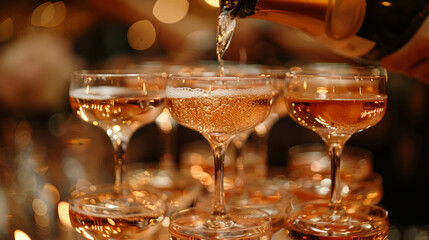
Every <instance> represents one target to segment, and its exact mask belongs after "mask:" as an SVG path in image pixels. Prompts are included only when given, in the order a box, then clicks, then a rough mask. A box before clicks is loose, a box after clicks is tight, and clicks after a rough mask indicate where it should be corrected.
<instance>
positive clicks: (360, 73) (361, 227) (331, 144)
mask: <svg viewBox="0 0 429 240" xmlns="http://www.w3.org/2000/svg"><path fill="white" fill-rule="evenodd" d="M386 84H387V74H386V70H385V69H383V68H381V67H362V66H352V65H348V64H335V63H325V64H313V65H309V66H302V67H295V68H292V69H291V72H290V73H289V74H288V76H287V78H286V81H285V101H286V105H287V107H288V113H289V115H290V116H291V118H292V119H293V120H294V121H296V122H297V123H299V124H300V125H302V126H304V127H306V128H308V129H310V130H312V131H314V132H316V133H317V134H318V135H319V136H320V137H321V138H322V140H323V141H324V142H325V145H326V147H327V150H328V153H329V156H330V159H331V189H330V199H329V201H325V202H324V203H323V204H313V205H311V204H309V205H308V207H302V208H295V209H294V210H293V211H292V212H291V213H290V215H289V216H288V217H287V219H286V228H287V229H289V230H290V232H291V233H292V234H290V236H291V237H292V238H294V239H308V238H314V239H359V237H363V239H384V238H385V237H387V232H388V228H389V226H388V223H387V217H386V219H385V220H386V221H383V224H378V223H374V224H373V222H372V221H370V219H372V218H376V216H375V215H373V214H374V211H375V208H377V211H378V210H379V209H378V207H376V206H362V207H361V210H359V211H358V210H356V209H353V208H348V205H347V204H345V203H344V202H343V201H342V198H341V187H340V186H341V177H340V163H341V156H342V152H343V148H344V145H345V143H346V142H347V140H348V139H349V138H350V137H351V136H352V135H353V134H354V133H356V132H360V131H362V130H365V129H367V128H370V127H372V126H374V125H375V124H377V123H378V122H379V121H380V120H381V119H382V118H383V116H384V114H385V111H386V105H387V93H386ZM298 209H302V211H299V210H298ZM308 209H313V210H311V211H310V212H308V211H307V210H308ZM382 210H383V211H385V210H384V209H382ZM352 213H353V214H352ZM385 215H386V216H387V213H386V214H385ZM316 236H317V237H316ZM373 236H377V237H373Z"/></svg>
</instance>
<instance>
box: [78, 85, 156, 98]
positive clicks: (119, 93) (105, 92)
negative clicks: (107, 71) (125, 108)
mask: <svg viewBox="0 0 429 240" xmlns="http://www.w3.org/2000/svg"><path fill="white" fill-rule="evenodd" d="M145 95H149V94H145V93H144V92H143V90H139V89H134V88H128V87H113V86H97V87H90V88H76V89H72V90H70V97H73V98H77V99H86V100H104V99H109V98H117V97H133V96H134V97H140V96H145Z"/></svg>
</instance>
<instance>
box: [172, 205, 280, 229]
mask: <svg viewBox="0 0 429 240" xmlns="http://www.w3.org/2000/svg"><path fill="white" fill-rule="evenodd" d="M234 209H236V210H241V209H245V210H246V209H248V210H257V211H259V212H260V213H263V215H264V216H262V215H261V216H260V219H262V218H268V219H270V220H269V221H264V222H263V223H262V224H260V225H255V226H249V227H245V228H240V231H246V230H250V229H254V228H261V227H267V228H271V221H272V219H271V217H270V215H269V214H268V213H266V212H264V211H263V210H260V209H258V208H255V207H252V206H241V207H231V209H230V210H229V211H228V213H231V212H232V211H233V210H234ZM193 211H202V212H205V213H207V216H210V213H211V212H210V210H207V209H205V208H202V207H193V208H187V209H184V210H180V211H178V212H175V213H173V214H172V215H171V217H170V226H169V227H168V228H169V229H170V228H172V227H174V226H177V227H179V228H181V229H189V230H190V231H192V230H197V232H196V235H200V234H198V232H213V231H216V232H218V233H223V232H230V231H231V229H230V228H225V229H222V228H220V229H218V228H213V229H211V228H208V229H203V228H195V226H194V225H191V226H184V225H180V224H178V223H176V222H175V221H173V220H174V218H175V217H177V216H179V215H182V214H187V213H188V212H190V213H192V212H193Z"/></svg>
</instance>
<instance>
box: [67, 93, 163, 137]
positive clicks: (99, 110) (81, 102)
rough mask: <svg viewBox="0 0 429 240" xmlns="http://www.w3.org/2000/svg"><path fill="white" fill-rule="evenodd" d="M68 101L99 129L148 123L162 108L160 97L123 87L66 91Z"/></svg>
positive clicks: (78, 112) (116, 128)
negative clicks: (68, 94)
mask: <svg viewBox="0 0 429 240" xmlns="http://www.w3.org/2000/svg"><path fill="white" fill-rule="evenodd" d="M70 105H71V108H72V110H73V111H74V112H76V113H77V114H78V115H79V117H80V118H81V119H83V120H84V121H86V122H89V123H91V124H93V125H96V126H99V127H101V128H103V129H105V130H106V129H114V130H115V131H116V130H124V129H129V130H136V129H137V128H138V127H140V126H142V125H145V124H148V123H151V122H152V121H154V120H155V118H156V117H157V116H158V115H159V114H160V113H161V112H162V110H163V108H164V97H162V96H159V95H154V94H152V95H150V94H148V95H142V93H141V91H139V90H134V89H127V88H124V87H105V86H101V87H91V88H90V93H86V89H85V88H80V89H74V90H72V91H71V92H70Z"/></svg>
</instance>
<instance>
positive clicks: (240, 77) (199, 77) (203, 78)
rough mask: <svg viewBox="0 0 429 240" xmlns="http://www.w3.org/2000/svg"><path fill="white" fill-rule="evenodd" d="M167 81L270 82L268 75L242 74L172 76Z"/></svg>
mask: <svg viewBox="0 0 429 240" xmlns="http://www.w3.org/2000/svg"><path fill="white" fill-rule="evenodd" d="M167 79H168V80H178V81H191V80H194V81H195V80H197V81H247V80H270V76H269V75H264V74H243V75H227V76H213V75H207V76H205V75H200V74H198V75H182V74H179V75H178V74H172V75H170V76H168V78H167Z"/></svg>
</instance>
